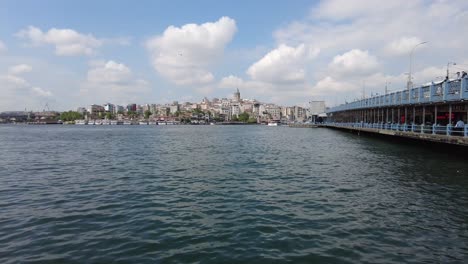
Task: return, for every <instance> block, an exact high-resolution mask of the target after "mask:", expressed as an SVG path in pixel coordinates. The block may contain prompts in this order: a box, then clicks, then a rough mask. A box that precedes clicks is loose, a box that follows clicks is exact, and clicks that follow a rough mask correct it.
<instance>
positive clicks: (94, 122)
mask: <svg viewBox="0 0 468 264" xmlns="http://www.w3.org/2000/svg"><path fill="white" fill-rule="evenodd" d="M95 124H96V121H95V120H89V121H88V125H95Z"/></svg>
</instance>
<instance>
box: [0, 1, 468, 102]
mask: <svg viewBox="0 0 468 264" xmlns="http://www.w3.org/2000/svg"><path fill="white" fill-rule="evenodd" d="M0 25H1V26H0V111H4V110H24V109H25V108H26V109H32V110H42V109H43V108H44V105H45V104H46V103H47V104H48V105H49V106H50V107H51V108H54V109H56V110H68V109H74V108H76V107H78V106H86V105H88V104H91V103H98V104H103V103H106V102H112V103H116V104H126V103H130V102H135V103H139V104H143V103H166V102H171V101H173V100H178V101H200V100H201V99H202V98H203V97H205V96H207V97H209V98H212V97H220V98H221V97H229V96H231V94H232V92H233V91H234V90H235V89H236V88H239V89H240V91H241V94H242V97H244V98H256V99H258V100H261V101H264V102H275V103H279V104H282V105H303V104H305V103H307V102H308V101H310V100H326V102H327V104H328V105H329V106H333V105H336V104H340V103H343V102H345V101H352V100H354V99H356V98H360V97H361V96H362V93H363V90H364V91H365V93H366V94H367V95H370V94H375V93H383V92H384V89H385V88H384V87H385V84H386V83H388V85H387V86H388V89H389V90H400V89H403V88H404V87H405V83H406V81H407V78H408V76H407V73H408V72H409V68H410V66H409V65H410V53H411V51H412V50H413V48H414V52H413V56H412V61H413V63H412V73H413V77H414V78H413V82H414V83H415V85H418V84H422V83H427V82H430V81H433V80H434V81H435V80H438V79H440V78H441V77H442V76H445V75H446V70H447V64H448V63H449V62H455V63H456V65H450V73H451V74H454V73H455V72H457V71H462V70H467V69H468V34H467V32H468V1H466V0H459V1H458V0H451V1H418V0H412V1H407V0H392V1H370V0H369V1H367V0H354V1H351V0H332V1H303V0H295V1H270V0H268V1H267V0H264V1H262V0H257V1H246V0H245V1H243V0H240V1H218V0H214V1H203V0H199V1H179V0H171V1H115V0H112V1H111V0H101V1H86V0H81V1H61V0H57V1H48V0H43V1H33V0H30V1H22V0H11V1H10V0H3V1H1V2H0ZM421 42H427V43H426V44H422V45H419V46H417V47H416V45H418V44H419V43H421ZM415 47H416V48H415Z"/></svg>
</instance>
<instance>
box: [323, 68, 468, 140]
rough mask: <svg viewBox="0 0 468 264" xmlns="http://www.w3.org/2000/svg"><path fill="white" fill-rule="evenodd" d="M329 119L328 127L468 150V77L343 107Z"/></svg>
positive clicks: (330, 111) (335, 110)
mask: <svg viewBox="0 0 468 264" xmlns="http://www.w3.org/2000/svg"><path fill="white" fill-rule="evenodd" d="M327 116H328V118H327V123H326V124H324V125H323V126H326V127H333V128H339V129H347V130H352V131H358V132H361V131H364V132H369V133H379V134H388V135H395V136H401V137H410V138H415V139H422V140H428V141H436V142H444V143H452V144H458V145H465V146H468V125H466V123H467V118H468V77H467V76H465V77H464V78H459V79H455V80H446V81H443V82H438V83H434V82H432V83H431V84H429V85H425V86H421V87H416V88H411V89H407V90H402V91H396V92H392V93H388V94H385V95H379V96H373V97H370V98H365V99H362V100H358V101H355V102H351V103H346V104H342V105H339V106H336V107H333V108H331V109H329V110H328V111H327ZM459 120H462V121H463V122H464V125H463V126H462V127H459V126H460V123H459V125H458V126H456V123H457V122H458V121H459Z"/></svg>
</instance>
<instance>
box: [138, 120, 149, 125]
mask: <svg viewBox="0 0 468 264" xmlns="http://www.w3.org/2000/svg"><path fill="white" fill-rule="evenodd" d="M138 124H140V125H148V122H147V121H140V122H139V123H138Z"/></svg>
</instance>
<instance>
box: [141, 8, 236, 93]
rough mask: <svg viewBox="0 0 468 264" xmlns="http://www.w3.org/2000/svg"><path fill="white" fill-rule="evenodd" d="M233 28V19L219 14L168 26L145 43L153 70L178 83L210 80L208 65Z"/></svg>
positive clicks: (233, 32) (224, 43) (203, 82)
mask: <svg viewBox="0 0 468 264" xmlns="http://www.w3.org/2000/svg"><path fill="white" fill-rule="evenodd" d="M236 31H237V27H236V22H235V21H234V20H233V19H231V18H229V17H222V18H220V19H219V20H218V21H216V22H213V23H204V24H201V25H197V24H186V25H184V26H182V27H175V26H170V27H168V28H167V29H166V30H165V31H164V33H163V34H162V35H158V36H155V37H153V38H151V39H149V40H148V41H147V42H146V47H147V49H148V51H149V53H150V55H151V62H152V64H153V66H154V68H155V70H156V71H157V72H158V73H159V74H161V75H162V76H164V77H165V78H167V79H169V80H170V81H172V82H174V83H175V84H178V85H188V84H206V83H210V82H212V81H213V80H214V76H213V74H212V73H211V72H210V67H211V66H212V65H213V64H214V63H215V62H216V61H217V60H218V59H219V58H220V57H221V56H222V55H223V51H224V48H225V46H226V45H227V44H228V43H229V42H230V41H231V40H232V38H233V36H234V34H235V33H236Z"/></svg>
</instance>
